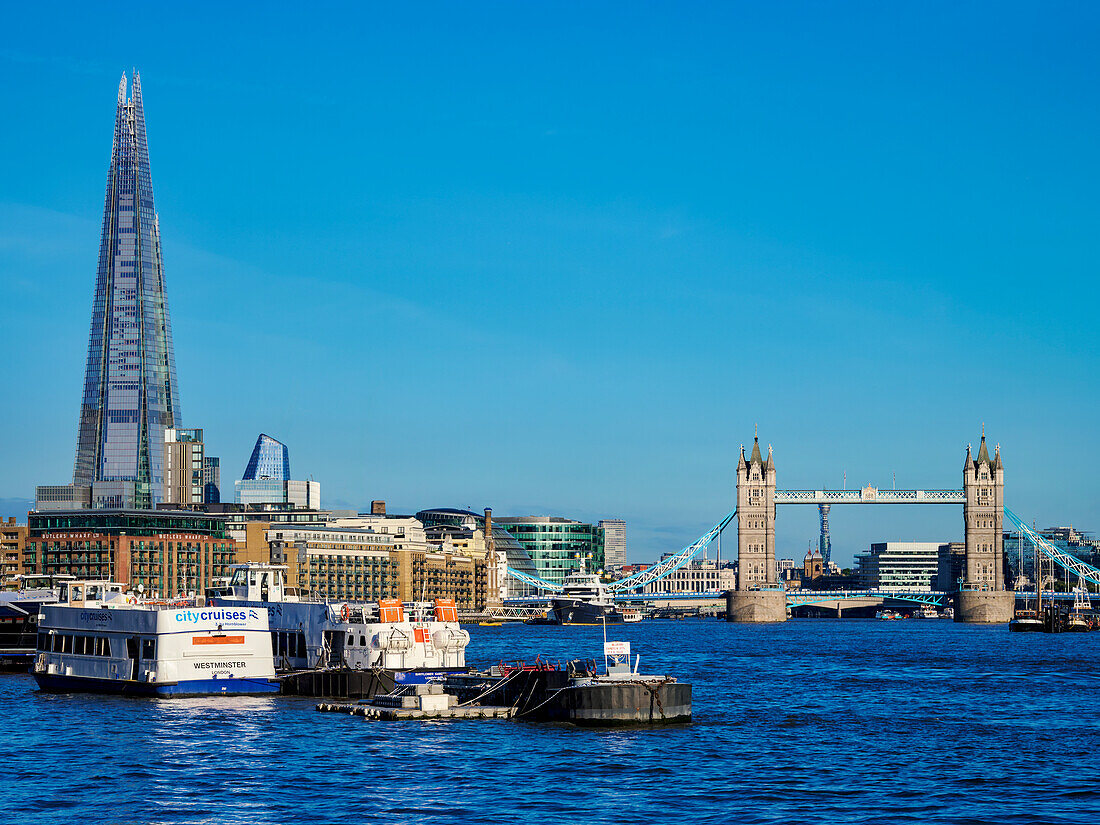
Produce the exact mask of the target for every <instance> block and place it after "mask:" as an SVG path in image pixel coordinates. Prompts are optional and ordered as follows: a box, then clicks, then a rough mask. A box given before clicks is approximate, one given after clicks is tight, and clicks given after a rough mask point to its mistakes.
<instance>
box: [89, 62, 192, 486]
mask: <svg viewBox="0 0 1100 825" xmlns="http://www.w3.org/2000/svg"><path fill="white" fill-rule="evenodd" d="M126 91H127V89H126V75H125V74H123V76H122V80H121V81H120V83H119V86H118V107H117V109H116V111H115V131H114V142H113V144H112V147H111V168H110V171H109V172H108V174H107V197H106V202H105V203H104V207H103V232H102V237H101V239H100V244H99V268H98V271H97V273H96V288H95V301H94V303H93V305H92V324H91V334H90V336H89V340H88V361H87V368H86V371H85V376H84V400H83V403H82V404H81V407H80V425H79V431H78V436H77V448H76V462H75V467H74V470H73V484H74V485H93V489H94V490H102V491H103V493H104V502H103V503H109V504H110V505H112V506H120V507H138V508H150V507H154V506H155V505H156V503H157V502H158V501H160V500H161V496H162V491H163V484H164V431H165V429H168V428H178V427H179V426H180V424H181V420H180V404H179V393H178V390H177V388H176V365H175V358H174V355H173V351H172V325H171V322H170V321H169V317H168V300H167V297H166V296H165V290H164V266H163V262H162V260H161V248H160V226H159V224H158V220H157V213H156V210H155V209H154V208H153V186H152V182H151V179H150V176H149V150H148V145H147V143H146V137H145V113H144V110H143V108H142V101H141V78H140V76H139V75H138V74H137V73H136V72H135V73H134V78H133V86H132V88H131V90H130V97H129V98H127V96H126ZM108 499H110V501H108Z"/></svg>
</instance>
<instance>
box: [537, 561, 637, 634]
mask: <svg viewBox="0 0 1100 825" xmlns="http://www.w3.org/2000/svg"><path fill="white" fill-rule="evenodd" d="M549 615H550V617H551V619H552V620H553V621H554V623H556V624H562V625H602V624H622V621H623V614H622V612H621V611H619V610H618V609H617V608H616V607H615V602H614V600H613V599H612V598H611V594H610V592H609V591H608V589H607V585H606V584H604V583H603V582H602V581H601V580H600V577H599V576H597V575H596V574H595V573H588V572H586V571H583V570H582V571H580V572H577V573H570V574H569V575H568V576H566V577H565V582H564V583H563V585H562V591H561V593H559V594H556V595H555V596H552V597H551V599H550V612H549Z"/></svg>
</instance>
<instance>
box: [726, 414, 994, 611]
mask: <svg viewBox="0 0 1100 825" xmlns="http://www.w3.org/2000/svg"><path fill="white" fill-rule="evenodd" d="M779 504H816V505H818V506H819V507H822V506H830V507H831V506H833V505H838V504H955V505H959V504H961V505H962V508H963V530H964V534H965V541H966V551H965V552H966V575H965V580H964V582H963V584H962V587H961V588H960V592H959V595H958V599H957V602H958V604H957V607H956V611H955V616H956V619H957V620H959V621H964V622H1007V621H1008V620H1009V619H1011V618H1012V612H1013V606H1014V599H1013V595H1012V593H1011V592H1008V591H1006V590H1005V588H1004V534H1003V529H1002V528H1003V522H1004V465H1003V463H1002V462H1001V449H1000V447H999V446H998V447H997V448H996V449H995V450H994V455H993V457H992V458H990V456H989V448H988V447H987V446H986V443H985V428H984V426H983V428H982V438H981V443H980V445H979V447H978V455H977V457H975V456H973V454H972V452H971V448H970V447H969V446H967V448H966V458H965V460H964V461H963V486H962V489H961V490H951V489H941V490H879V489H877V488H875V487H872V486H867V487H863V488H862V489H859V490H779V489H777V488H776V470H775V458H774V456H773V454H772V448H771V446H769V447H768V455H767V458H765V457H764V455H763V454H762V453H761V451H760V439H759V437H758V436H754V438H753V444H752V451H751V453H750V454H749V455H748V456H747V457H746V455H745V448H744V446H742V447H741V454H740V456H739V457H738V460H737V588H736V590H734V591H731V592H730V594H729V599H728V603H727V612H726V618H727V619H729V620H730V621H735V622H781V621H784V620H785V619H786V617H787V596H786V591H785V590H784V589H783V587H782V586H781V585H780V583H779V581H778V575H777V574H778V568H777V567H776V563H775V518H776V506H777V505H779Z"/></svg>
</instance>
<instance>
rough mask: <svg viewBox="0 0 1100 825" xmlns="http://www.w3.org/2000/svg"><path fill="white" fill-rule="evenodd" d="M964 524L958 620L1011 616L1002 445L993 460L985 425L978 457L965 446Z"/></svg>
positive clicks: (1006, 618) (993, 620) (987, 620)
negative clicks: (963, 575)
mask: <svg viewBox="0 0 1100 825" xmlns="http://www.w3.org/2000/svg"><path fill="white" fill-rule="evenodd" d="M963 493H964V494H965V497H966V503H965V504H963V526H964V528H965V537H966V578H965V580H964V581H963V582H962V586H961V587H960V590H959V594H958V605H957V607H958V609H957V610H956V611H955V619H956V621H960V622H971V623H997V624H1001V623H1004V622H1007V621H1009V620H1010V619H1012V615H1013V611H1014V608H1015V595H1014V594H1013V593H1011V592H1009V591H1006V590H1005V580H1004V512H1005V471H1004V465H1003V464H1002V463H1001V448H1000V445H998V446H997V447H996V449H995V450H994V453H993V458H992V459H990V457H989V448H988V447H986V444H985V425H982V440H981V444H980V445H979V446H978V457H977V458H974V457H973V456H972V455H971V452H970V447H969V446H967V448H966V460H965V461H964V462H963Z"/></svg>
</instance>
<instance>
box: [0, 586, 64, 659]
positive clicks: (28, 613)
mask: <svg viewBox="0 0 1100 825" xmlns="http://www.w3.org/2000/svg"><path fill="white" fill-rule="evenodd" d="M74 578H75V576H67V575H44V574H43V575H34V574H24V575H19V576H16V577H15V579H14V588H13V589H10V590H4V591H2V592H0V671H11V672H20V671H22V672H26V671H28V670H30V669H31V665H33V664H34V653H35V645H36V644H37V639H38V614H39V612H40V611H41V609H42V606H43V605H46V604H52V603H54V602H56V601H57V592H58V586H59V585H60V583H61V582H65V581H72V580H73V579H74Z"/></svg>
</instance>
